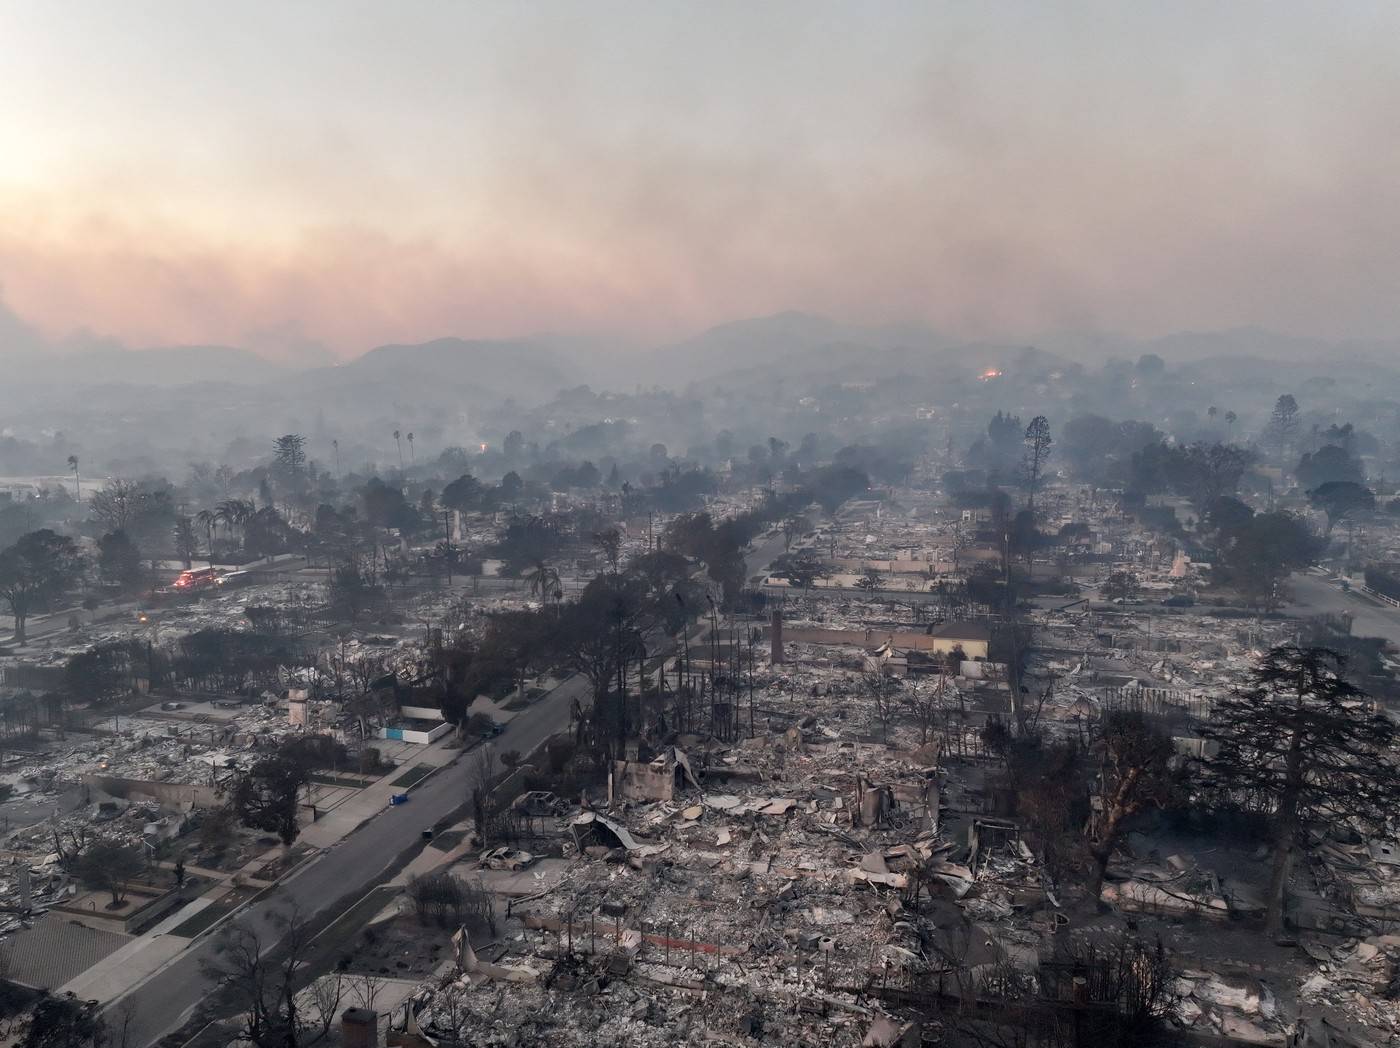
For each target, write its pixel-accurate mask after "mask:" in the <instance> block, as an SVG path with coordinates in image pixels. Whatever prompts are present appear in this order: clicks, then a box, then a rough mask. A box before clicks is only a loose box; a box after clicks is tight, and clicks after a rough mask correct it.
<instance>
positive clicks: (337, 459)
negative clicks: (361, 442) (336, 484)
mask: <svg viewBox="0 0 1400 1048" xmlns="http://www.w3.org/2000/svg"><path fill="white" fill-rule="evenodd" d="M331 448H332V449H333V450H334V451H335V479H336V480H339V479H340V441H338V440H332V441H331Z"/></svg>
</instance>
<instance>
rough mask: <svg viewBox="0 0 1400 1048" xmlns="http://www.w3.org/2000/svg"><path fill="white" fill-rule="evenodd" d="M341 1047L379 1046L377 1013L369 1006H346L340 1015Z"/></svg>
mask: <svg viewBox="0 0 1400 1048" xmlns="http://www.w3.org/2000/svg"><path fill="white" fill-rule="evenodd" d="M340 1043H341V1045H342V1048H379V1013H378V1012H376V1011H373V1010H371V1009H369V1008H346V1009H345V1011H344V1013H343V1014H342V1015H341V1016H340Z"/></svg>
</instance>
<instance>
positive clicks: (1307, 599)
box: [1284, 573, 1400, 645]
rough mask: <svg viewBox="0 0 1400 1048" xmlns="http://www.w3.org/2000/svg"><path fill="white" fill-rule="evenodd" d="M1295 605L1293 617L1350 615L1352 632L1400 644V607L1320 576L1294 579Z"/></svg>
mask: <svg viewBox="0 0 1400 1048" xmlns="http://www.w3.org/2000/svg"><path fill="white" fill-rule="evenodd" d="M1291 585H1292V586H1293V603H1292V604H1290V605H1289V606H1288V607H1287V608H1285V609H1284V610H1286V611H1287V612H1289V614H1292V615H1308V614H1313V615H1316V614H1320V613H1322V612H1332V613H1339V612H1347V613H1348V614H1350V615H1351V616H1352V617H1353V618H1352V632H1353V633H1355V634H1356V635H1357V636H1360V637H1384V638H1385V639H1386V640H1388V641H1390V642H1391V643H1392V644H1397V645H1400V608H1392V607H1390V606H1389V605H1388V604H1382V603H1381V602H1380V601H1378V600H1374V599H1372V598H1371V597H1368V596H1366V594H1364V593H1359V592H1357V590H1356V589H1355V588H1353V589H1352V591H1351V592H1350V593H1348V592H1346V591H1345V590H1343V589H1342V588H1341V586H1339V585H1337V583H1335V582H1332V581H1329V580H1328V579H1325V578H1323V577H1322V576H1320V575H1313V574H1311V573H1300V574H1297V575H1294V576H1293V579H1292V582H1291Z"/></svg>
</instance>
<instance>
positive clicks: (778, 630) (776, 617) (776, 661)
mask: <svg viewBox="0 0 1400 1048" xmlns="http://www.w3.org/2000/svg"><path fill="white" fill-rule="evenodd" d="M768 639H769V642H770V644H771V650H772V660H773V665H774V666H781V665H782V664H783V613H782V611H781V610H780V609H778V608H774V609H773V627H772V629H771V630H770V631H769V635H768Z"/></svg>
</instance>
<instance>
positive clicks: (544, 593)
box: [525, 560, 564, 607]
mask: <svg viewBox="0 0 1400 1048" xmlns="http://www.w3.org/2000/svg"><path fill="white" fill-rule="evenodd" d="M525 581H526V582H528V583H529V584H530V596H532V597H539V598H540V600H542V601H543V602H544V604H545V606H546V607H548V606H549V602H550V600H551V599H553V600H558V599H559V598H561V597H563V596H564V593H563V590H561V589H560V581H559V571H558V569H557V568H554V567H551V566H550V565H549V564H546V563H545V562H544V561H543V560H537V561H535V566H534V568H533V569H532V570H531V571H530V573H529V574H528V575H526V576H525Z"/></svg>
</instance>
